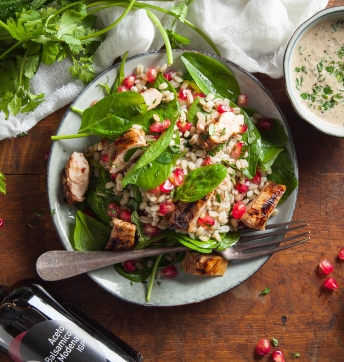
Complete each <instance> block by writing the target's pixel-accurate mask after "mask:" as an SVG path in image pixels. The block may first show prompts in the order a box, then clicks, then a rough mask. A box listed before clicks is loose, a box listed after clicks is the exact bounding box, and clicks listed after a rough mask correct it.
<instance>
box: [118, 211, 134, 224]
mask: <svg viewBox="0 0 344 362" xmlns="http://www.w3.org/2000/svg"><path fill="white" fill-rule="evenodd" d="M119 218H120V219H121V220H123V221H126V222H130V221H131V211H130V210H121V211H120V213H119Z"/></svg>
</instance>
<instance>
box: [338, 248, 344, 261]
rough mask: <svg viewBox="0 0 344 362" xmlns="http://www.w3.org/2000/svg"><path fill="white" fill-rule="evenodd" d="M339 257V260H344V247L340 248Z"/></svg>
mask: <svg viewBox="0 0 344 362" xmlns="http://www.w3.org/2000/svg"><path fill="white" fill-rule="evenodd" d="M338 258H339V260H344V247H343V248H341V249H340V250H339V253H338Z"/></svg>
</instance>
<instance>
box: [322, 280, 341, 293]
mask: <svg viewBox="0 0 344 362" xmlns="http://www.w3.org/2000/svg"><path fill="white" fill-rule="evenodd" d="M324 288H326V289H331V290H334V289H338V283H337V282H336V280H335V279H334V278H327V279H326V280H325V283H324Z"/></svg>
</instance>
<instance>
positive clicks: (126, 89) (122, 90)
mask: <svg viewBox="0 0 344 362" xmlns="http://www.w3.org/2000/svg"><path fill="white" fill-rule="evenodd" d="M128 90H129V89H128V88H127V87H125V86H124V85H120V86H119V87H118V89H117V92H127V91H128Z"/></svg>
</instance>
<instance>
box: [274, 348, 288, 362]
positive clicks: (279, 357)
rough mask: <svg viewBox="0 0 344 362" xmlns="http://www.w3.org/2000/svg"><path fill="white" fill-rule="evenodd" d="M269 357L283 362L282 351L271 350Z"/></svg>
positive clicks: (276, 361) (277, 361)
mask: <svg viewBox="0 0 344 362" xmlns="http://www.w3.org/2000/svg"><path fill="white" fill-rule="evenodd" d="M271 357H272V359H273V360H274V361H275V362H285V359H284V356H283V353H282V351H273V352H272V356H271Z"/></svg>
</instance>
